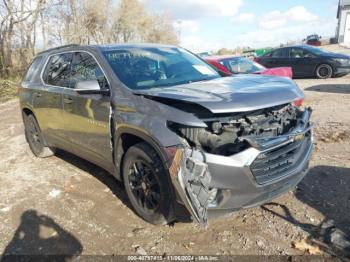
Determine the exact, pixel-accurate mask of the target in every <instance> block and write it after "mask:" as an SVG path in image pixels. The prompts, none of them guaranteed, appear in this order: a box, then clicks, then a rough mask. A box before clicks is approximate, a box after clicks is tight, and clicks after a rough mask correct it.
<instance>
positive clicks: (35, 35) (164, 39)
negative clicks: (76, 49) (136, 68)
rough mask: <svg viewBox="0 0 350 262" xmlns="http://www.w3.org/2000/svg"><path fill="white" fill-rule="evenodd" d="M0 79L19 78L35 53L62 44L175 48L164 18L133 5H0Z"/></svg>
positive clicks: (77, 1)
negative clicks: (136, 44)
mask: <svg viewBox="0 0 350 262" xmlns="http://www.w3.org/2000/svg"><path fill="white" fill-rule="evenodd" d="M0 1H1V2H0V77H8V76H12V75H18V74H21V73H23V71H24V70H25V69H26V68H27V66H28V63H30V61H31V59H32V58H33V56H34V55H35V53H36V52H38V51H41V50H45V49H47V48H49V47H54V46H59V45H65V44H80V45H89V44H108V43H125V42H153V43H166V44H177V43H178V35H177V33H176V30H175V28H174V26H173V21H172V19H171V18H170V17H169V16H167V15H166V14H152V13H150V12H148V11H147V10H146V8H145V6H144V5H143V4H142V3H141V2H140V1H139V0H119V1H118V2H117V4H115V1H112V0H0Z"/></svg>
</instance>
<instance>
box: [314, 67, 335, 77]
mask: <svg viewBox="0 0 350 262" xmlns="http://www.w3.org/2000/svg"><path fill="white" fill-rule="evenodd" d="M332 76H333V68H332V67H331V66H330V65H327V64H321V65H319V66H318V67H317V68H316V77H317V78H320V79H326V78H330V77H332Z"/></svg>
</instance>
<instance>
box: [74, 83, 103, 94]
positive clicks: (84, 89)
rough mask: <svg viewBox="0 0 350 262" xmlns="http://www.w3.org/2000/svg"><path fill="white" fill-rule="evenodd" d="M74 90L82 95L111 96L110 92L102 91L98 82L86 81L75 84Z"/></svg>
mask: <svg viewBox="0 0 350 262" xmlns="http://www.w3.org/2000/svg"><path fill="white" fill-rule="evenodd" d="M74 90H75V91H76V92H77V93H78V94H80V95H93V94H101V95H109V90H108V89H106V90H102V89H101V88H100V85H99V83H98V81H97V80H84V81H79V82H77V83H76V84H75V88H74Z"/></svg>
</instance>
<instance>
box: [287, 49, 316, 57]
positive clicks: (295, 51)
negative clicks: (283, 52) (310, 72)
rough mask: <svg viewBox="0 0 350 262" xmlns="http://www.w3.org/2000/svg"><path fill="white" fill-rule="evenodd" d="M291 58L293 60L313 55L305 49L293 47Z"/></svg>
mask: <svg viewBox="0 0 350 262" xmlns="http://www.w3.org/2000/svg"><path fill="white" fill-rule="evenodd" d="M289 56H290V57H291V58H304V57H311V56H312V55H311V54H310V53H309V52H308V51H306V50H304V49H301V48H294V47H292V48H290V49H289Z"/></svg>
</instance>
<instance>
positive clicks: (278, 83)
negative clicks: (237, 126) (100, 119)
mask: <svg viewBox="0 0 350 262" xmlns="http://www.w3.org/2000/svg"><path fill="white" fill-rule="evenodd" d="M135 93H137V94H141V95H145V96H149V97H158V98H166V99H172V100H179V101H186V102H190V103H196V104H199V105H201V106H203V107H205V108H207V109H208V110H210V111H211V112H212V113H233V112H245V111H252V110H257V109H262V108H267V107H272V106H276V105H281V104H286V103H290V102H292V101H294V100H296V99H300V98H303V97H304V94H303V92H302V91H301V90H300V89H299V87H298V86H297V85H296V84H295V83H294V82H293V81H292V80H290V79H287V78H283V77H275V76H260V75H239V76H233V77H222V78H217V79H213V80H208V81H201V82H194V83H189V84H183V85H177V86H172V87H160V88H151V89H148V90H138V91H136V92H135Z"/></svg>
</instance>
